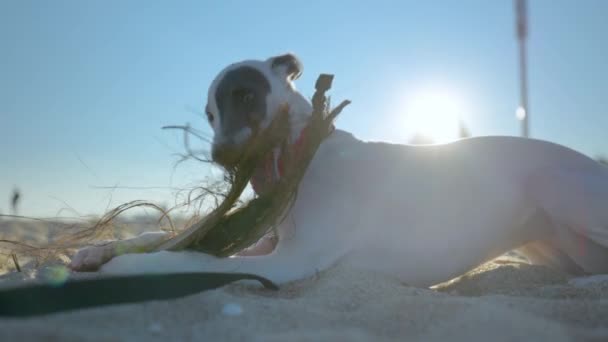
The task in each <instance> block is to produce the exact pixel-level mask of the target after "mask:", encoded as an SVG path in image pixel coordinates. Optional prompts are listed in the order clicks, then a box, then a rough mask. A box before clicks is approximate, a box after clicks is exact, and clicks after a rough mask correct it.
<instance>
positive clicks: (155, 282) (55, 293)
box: [0, 273, 278, 317]
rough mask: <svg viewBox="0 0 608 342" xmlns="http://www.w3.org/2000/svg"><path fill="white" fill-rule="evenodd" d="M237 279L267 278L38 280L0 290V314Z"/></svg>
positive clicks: (180, 292) (149, 296) (186, 291)
mask: <svg viewBox="0 0 608 342" xmlns="http://www.w3.org/2000/svg"><path fill="white" fill-rule="evenodd" d="M238 280H256V281H259V282H260V283H261V284H262V285H263V286H264V287H265V288H267V289H271V290H277V289H278V287H277V286H276V285H275V284H274V283H272V282H271V281H270V280H268V279H266V278H262V277H259V276H256V275H252V274H244V273H173V274H158V275H156V274H154V275H132V276H113V277H104V278H97V279H80V280H69V281H67V282H66V283H64V284H62V285H47V284H36V285H26V286H21V287H16V288H9V289H3V290H0V317H29V316H37V315H45V314H51V313H56V312H62V311H71V310H78V309H84V308H90V307H98V306H106V305H114V304H126V303H137V302H143V301H150V300H163V299H173V298H179V297H184V296H187V295H191V294H195V293H198V292H202V291H205V290H211V289H215V288H218V287H222V286H224V285H227V284H229V283H232V282H235V281H238Z"/></svg>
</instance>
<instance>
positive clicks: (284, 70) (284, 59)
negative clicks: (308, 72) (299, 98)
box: [270, 53, 303, 81]
mask: <svg viewBox="0 0 608 342" xmlns="http://www.w3.org/2000/svg"><path fill="white" fill-rule="evenodd" d="M270 67H271V69H272V70H273V71H274V72H276V73H279V74H280V75H282V76H284V77H285V78H286V79H287V80H288V81H295V80H297V79H298V78H299V77H300V75H302V69H303V67H302V62H300V60H299V59H298V57H297V56H296V55H294V54H292V53H287V54H284V55H280V56H276V57H272V58H270Z"/></svg>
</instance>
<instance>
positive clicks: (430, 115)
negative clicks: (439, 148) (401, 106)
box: [404, 89, 464, 143]
mask: <svg viewBox="0 0 608 342" xmlns="http://www.w3.org/2000/svg"><path fill="white" fill-rule="evenodd" d="M463 106H464V105H463V101H462V99H461V98H460V97H459V96H457V95H456V94H455V93H453V92H449V91H445V90H441V89H425V90H421V91H419V92H416V93H413V94H411V95H410V96H407V99H406V103H405V115H404V119H405V121H406V122H405V125H406V127H407V129H408V131H410V132H412V134H413V135H416V136H422V137H425V138H427V139H430V140H432V141H433V142H435V143H445V142H449V141H452V140H455V139H457V138H458V128H459V121H460V120H461V119H462V116H463V115H464V107H463Z"/></svg>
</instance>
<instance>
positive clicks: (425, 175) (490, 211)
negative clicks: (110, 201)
mask: <svg viewBox="0 0 608 342" xmlns="http://www.w3.org/2000/svg"><path fill="white" fill-rule="evenodd" d="M301 73H302V63H301V62H300V60H299V59H298V58H297V57H296V56H295V55H293V54H284V55H280V56H275V57H271V58H268V59H266V60H246V61H242V62H238V63H234V64H231V65H229V66H227V67H226V68H225V69H224V70H222V71H221V72H220V73H219V75H218V76H217V77H216V78H215V79H214V80H213V82H212V83H211V85H210V87H209V91H208V98H207V106H206V113H207V120H208V122H209V124H210V126H211V127H212V128H213V132H214V138H213V143H212V145H213V146H212V158H213V159H214V161H216V162H217V163H219V164H220V165H223V166H225V167H230V166H234V163H236V162H237V160H238V158H239V155H240V153H241V152H242V151H243V149H244V146H246V145H247V144H249V143H250V142H251V139H252V137H253V132H254V131H255V130H256V129H259V128H260V127H261V128H264V127H268V125H269V124H270V122H271V121H272V119H273V116H274V115H275V113H277V112H278V111H279V108H281V106H284V105H288V108H289V117H290V132H289V142H290V144H296V143H297V141H298V139H299V137H300V136H301V134H302V132H303V130H304V129H305V128H306V127H307V125H308V122H309V118H310V115H311V113H312V106H311V104H310V102H309V101H308V100H307V99H306V98H305V97H304V96H303V95H302V94H301V93H299V92H298V91H297V90H296V88H295V85H294V81H295V80H296V79H297V78H298V77H299V76H300V75H301ZM276 169H277V168H276V167H275V168H274V171H273V173H272V175H271V176H270V177H269V179H266V180H265V181H262V182H259V184H257V186H256V184H253V185H254V189H255V190H256V192H261V191H264V188H265V185H268V184H272V181H273V180H276V178H278V177H280V176H281V175H280V174H279V172H277V170H276ZM260 184H261V185H260ZM607 209H608V168H606V167H604V166H602V165H601V164H599V163H598V162H596V161H594V160H593V159H591V158H588V157H587V156H585V155H583V154H581V153H579V152H576V151H574V150H571V149H569V148H566V147H564V146H560V145H557V144H554V143H550V142H546V141H541V140H534V139H527V138H518V137H508V136H486V137H474V138H467V139H462V140H458V141H455V142H451V143H447V144H438V145H400V144H393V143H387V142H371V141H362V140H360V139H358V138H356V137H355V136H354V135H353V134H351V133H349V132H346V131H343V130H340V129H335V130H334V131H333V132H332V133H331V134H330V135H329V136H328V137H327V138H326V139H325V140H324V142H323V143H322V144H321V145H320V147H319V149H318V150H317V152H316V154H315V156H314V158H313V160H312V161H311V163H310V165H309V167H308V169H307V170H306V172H305V175H304V177H303V179H302V180H301V182H300V184H299V188H298V196H297V198H296V199H295V201H294V203H293V206H291V208H290V209H289V210H288V212H287V213H286V214H285V217H284V219H283V220H282V223H281V224H279V225H278V227H276V232H277V235H278V242H277V243H276V246H275V244H274V243H272V242H270V241H269V240H268V239H266V240H264V241H263V242H261V243H259V244H258V245H257V246H254V247H252V248H251V249H250V250H248V251H246V252H245V253H242V254H240V255H236V256H233V257H228V258H217V257H214V256H211V255H207V254H203V253H198V252H191V251H180V252H168V251H162V252H156V253H144V254H137V253H134V254H128V252H135V251H136V250H137V249H141V248H145V247H150V246H156V245H158V244H159V243H160V242H162V241H163V240H164V239H166V238H167V235H166V234H165V233H146V234H144V235H141V236H139V237H135V238H133V239H131V240H125V241H115V242H113V243H110V244H106V245H104V246H91V247H87V248H84V249H82V250H80V251H78V252H77V253H76V255H75V256H74V258H73V260H72V262H71V265H70V266H71V267H72V269H74V270H87V269H89V270H90V269H97V268H99V267H100V272H101V273H104V274H112V275H114V274H123V275H124V274H135V273H174V272H193V271H197V272H201V271H203V272H242V273H253V274H256V275H260V276H263V277H266V278H268V279H270V280H272V281H273V282H275V283H278V284H283V283H286V282H291V281H295V280H299V279H303V278H307V277H309V276H313V275H315V274H316V273H317V272H318V271H322V270H325V269H328V268H329V267H331V266H332V265H334V264H336V263H337V262H346V263H348V264H351V265H353V266H354V267H358V268H360V269H367V270H372V271H377V272H382V273H385V274H388V275H391V276H395V277H397V278H399V279H400V280H401V281H402V282H404V283H407V284H410V285H414V286H421V287H428V286H431V285H434V284H438V283H441V282H444V281H447V280H450V279H453V278H455V277H457V276H459V275H462V274H463V273H465V272H467V271H469V270H470V269H472V268H474V267H476V266H478V265H479V264H481V263H483V262H485V261H488V260H490V259H492V258H495V257H497V256H499V255H501V254H503V253H505V252H507V251H510V250H513V249H517V248H519V249H520V250H521V251H523V252H524V253H525V255H526V256H527V257H528V258H529V259H530V260H531V261H532V262H533V263H539V264H545V265H548V266H550V267H555V268H558V269H560V270H563V271H566V272H569V273H571V274H575V275H584V274H597V273H608V210H607ZM117 250H121V251H123V252H125V251H126V252H127V254H124V255H120V256H117V255H116V254H117V252H116V251H117Z"/></svg>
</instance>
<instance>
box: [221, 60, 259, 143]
mask: <svg viewBox="0 0 608 342" xmlns="http://www.w3.org/2000/svg"><path fill="white" fill-rule="evenodd" d="M270 90H271V89H270V83H269V82H268V80H267V79H266V76H264V74H262V73H261V72H260V71H258V70H256V69H255V68H252V67H248V66H242V67H239V68H236V69H234V70H230V71H228V72H227V73H226V74H225V75H224V77H223V78H222V80H221V82H220V83H219V84H218V86H217V88H216V91H215V102H216V104H217V108H218V110H219V113H218V116H219V120H220V127H221V134H222V136H223V137H224V138H227V139H230V138H231V137H233V136H234V134H236V133H237V132H239V131H241V130H242V129H243V128H245V127H249V128H251V129H256V128H257V127H258V126H259V124H260V122H261V121H262V120H263V119H264V117H265V116H266V97H267V95H268V94H269V93H270Z"/></svg>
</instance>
